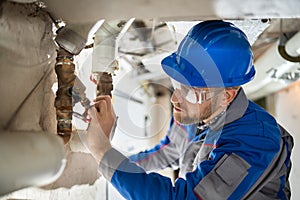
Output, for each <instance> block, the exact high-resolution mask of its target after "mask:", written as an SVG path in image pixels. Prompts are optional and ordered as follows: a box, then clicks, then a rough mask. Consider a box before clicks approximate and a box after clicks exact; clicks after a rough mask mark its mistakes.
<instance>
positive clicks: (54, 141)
mask: <svg viewBox="0 0 300 200" xmlns="http://www.w3.org/2000/svg"><path fill="white" fill-rule="evenodd" d="M65 165H66V158H65V150H64V144H63V141H62V139H61V138H59V137H58V136H56V135H54V134H50V133H47V132H8V131H1V132H0V196H2V195H5V194H8V193H10V192H13V191H16V190H19V189H22V188H26V187H31V186H43V185H47V184H50V183H52V182H54V181H55V180H56V179H57V178H58V177H59V176H60V175H61V174H62V172H63V170H64V167H65Z"/></svg>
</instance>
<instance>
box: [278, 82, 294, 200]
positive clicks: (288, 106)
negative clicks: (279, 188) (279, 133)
mask: <svg viewBox="0 0 300 200" xmlns="http://www.w3.org/2000/svg"><path fill="white" fill-rule="evenodd" d="M273 98H274V115H275V117H276V119H277V120H278V122H279V123H280V124H282V125H283V126H284V127H285V128H286V129H287V130H288V131H289V132H290V134H291V135H292V136H293V137H294V143H295V146H294V149H293V152H292V171H291V175H290V180H291V189H292V200H298V199H300V158H299V157H298V155H297V153H298V152H300V131H299V130H300V81H298V82H296V83H294V84H293V85H291V86H290V87H288V88H286V89H284V90H281V91H280V92H277V93H276V94H274V96H273Z"/></svg>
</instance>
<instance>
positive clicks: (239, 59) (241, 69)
mask: <svg viewBox="0 0 300 200" xmlns="http://www.w3.org/2000/svg"><path fill="white" fill-rule="evenodd" d="M161 65H162V68H163V70H164V71H165V72H166V73H167V74H168V75H169V76H170V77H171V78H172V79H175V80H176V81H178V82H180V83H181V84H184V85H189V86H192V87H232V86H239V85H242V84H244V83H247V82H249V81H250V80H252V79H253V77H254V75H255V69H254V66H253V54H252V50H251V45H250V44H249V42H248V39H247V36H246V35H245V33H244V32H243V31H241V30H240V29H239V28H237V27H236V26H234V25H233V24H232V23H230V22H225V21H221V20H212V21H204V22H201V23H198V24H197V25H195V26H194V27H192V28H191V30H190V31H189V32H188V34H187V35H186V36H185V37H184V38H183V40H182V42H181V43H180V45H179V47H178V50H177V51H176V52H175V53H173V54H171V55H170V56H167V57H166V58H164V59H163V60H162V62H161Z"/></svg>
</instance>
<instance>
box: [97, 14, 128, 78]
mask: <svg viewBox="0 0 300 200" xmlns="http://www.w3.org/2000/svg"><path fill="white" fill-rule="evenodd" d="M133 21H134V18H132V19H130V20H128V21H127V22H126V24H125V25H124V26H120V20H114V21H109V22H107V21H104V22H103V23H102V25H101V27H100V28H99V29H98V30H97V32H96V33H95V38H94V49H93V60H92V73H97V72H107V73H109V74H113V73H114V71H115V70H116V69H117V68H118V61H117V58H118V42H119V40H120V39H121V37H122V36H123V35H124V34H125V32H126V31H127V30H128V28H129V27H130V25H131V24H132V22H133Z"/></svg>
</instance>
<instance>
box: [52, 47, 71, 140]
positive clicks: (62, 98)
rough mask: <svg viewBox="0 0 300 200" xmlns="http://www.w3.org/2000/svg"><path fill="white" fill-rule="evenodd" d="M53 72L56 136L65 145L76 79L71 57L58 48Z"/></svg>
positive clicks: (69, 133) (68, 133)
mask: <svg viewBox="0 0 300 200" xmlns="http://www.w3.org/2000/svg"><path fill="white" fill-rule="evenodd" d="M55 72H56V74H57V79H58V89H57V91H56V98H55V103H54V105H55V108H56V119H57V134H58V135H59V136H61V137H62V138H63V140H64V142H65V143H67V142H68V141H69V139H70V137H71V133H72V114H73V103H72V88H73V86H74V82H75V79H76V75H75V73H74V72H75V65H74V63H73V55H72V54H71V53H69V52H67V51H65V50H64V49H62V48H60V49H59V50H58V52H57V58H56V64H55Z"/></svg>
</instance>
